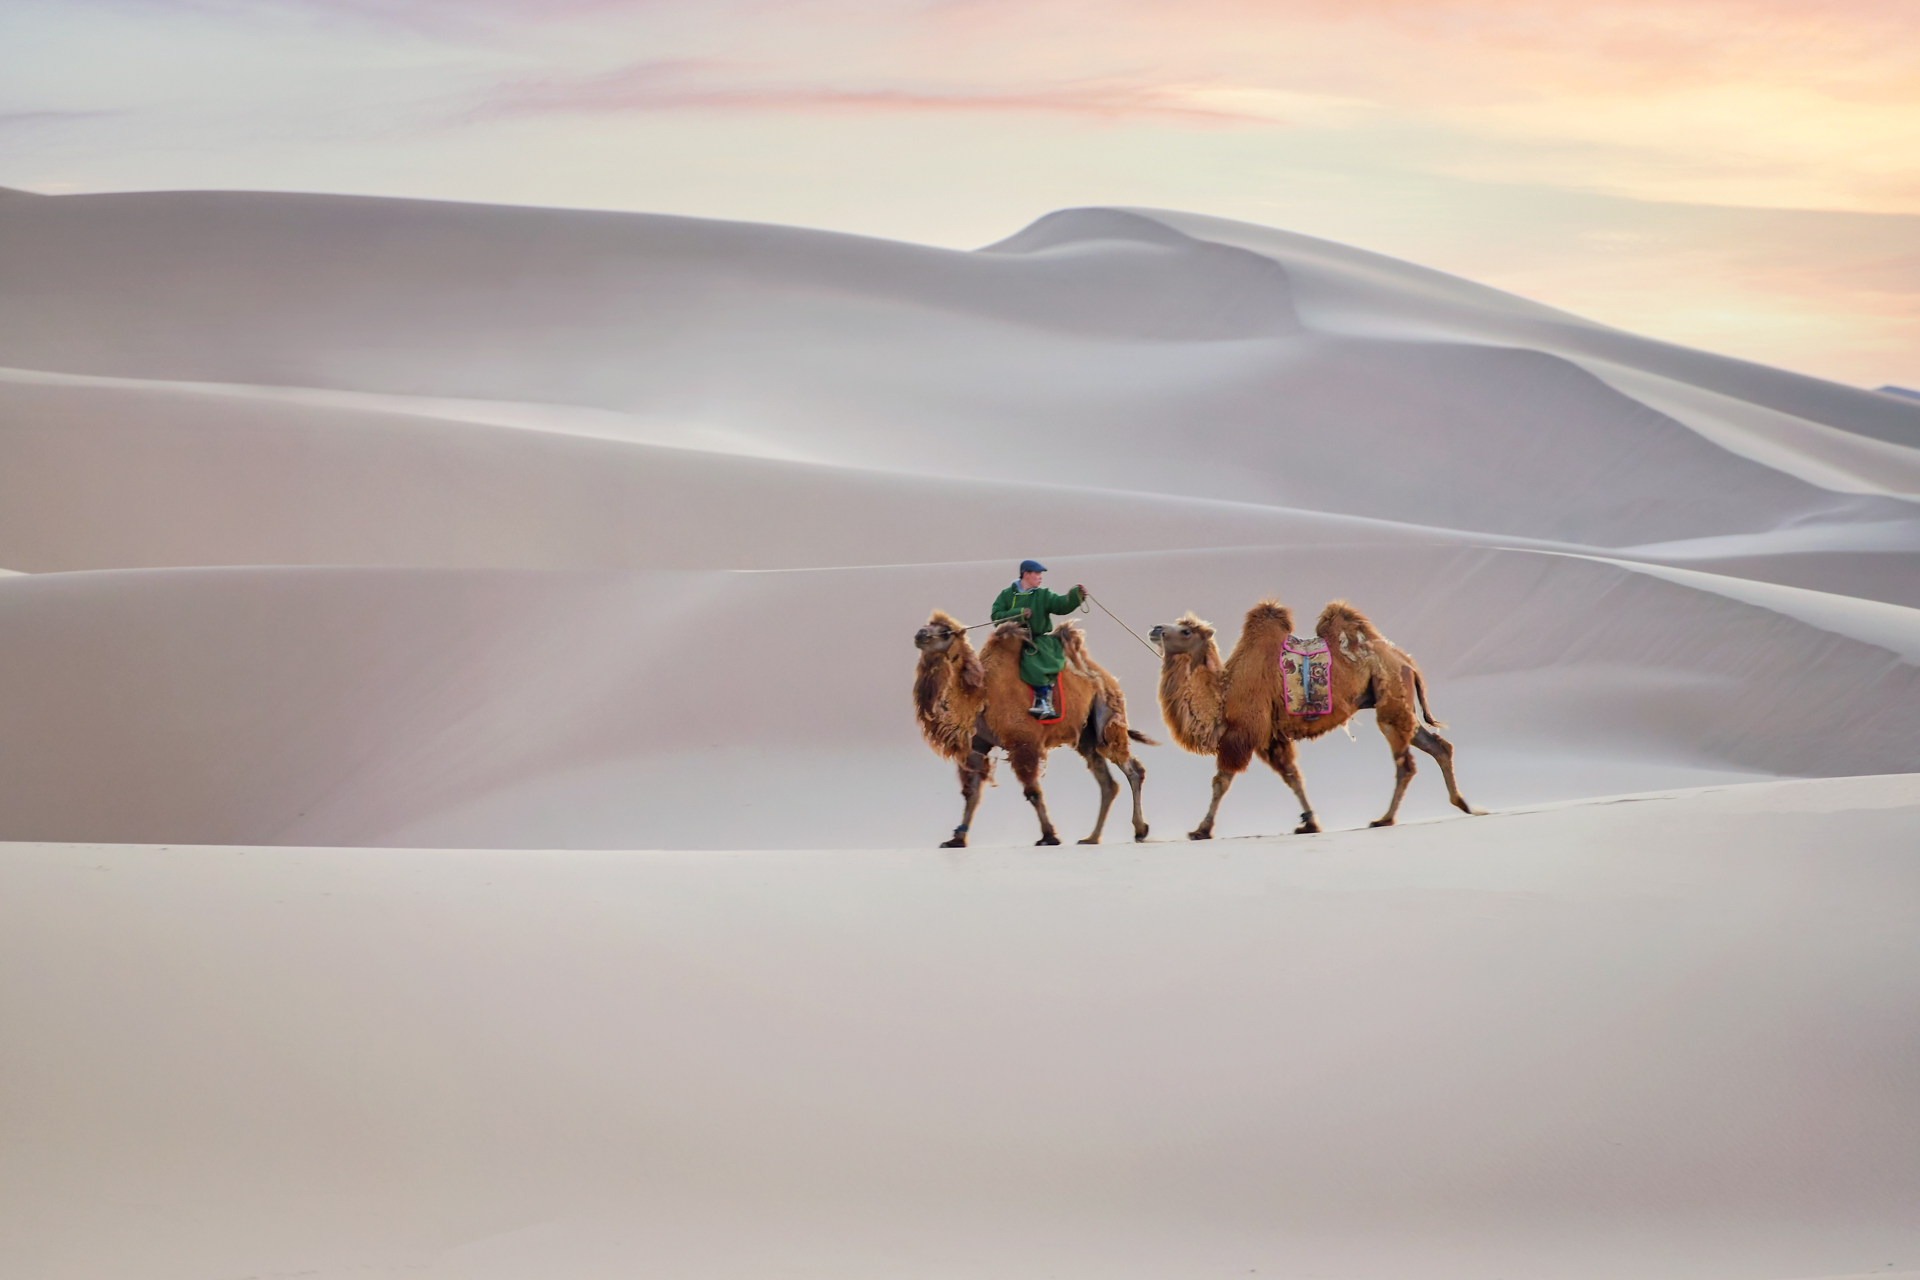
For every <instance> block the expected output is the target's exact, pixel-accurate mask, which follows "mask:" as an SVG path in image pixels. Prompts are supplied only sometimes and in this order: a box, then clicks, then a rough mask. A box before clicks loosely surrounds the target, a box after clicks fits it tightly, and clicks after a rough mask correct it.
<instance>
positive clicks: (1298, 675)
mask: <svg viewBox="0 0 1920 1280" xmlns="http://www.w3.org/2000/svg"><path fill="white" fill-rule="evenodd" d="M1280 687H1281V689H1282V690H1283V691H1284V693H1285V695H1286V700H1287V714H1288V715H1290V716H1309V717H1311V716H1324V715H1327V714H1329V713H1330V712H1332V710H1333V654H1332V653H1331V652H1329V651H1328V649H1327V642H1326V641H1325V640H1322V639H1321V638H1320V637H1319V636H1288V637H1287V638H1286V640H1285V641H1284V642H1283V643H1282V644H1281V646H1280Z"/></svg>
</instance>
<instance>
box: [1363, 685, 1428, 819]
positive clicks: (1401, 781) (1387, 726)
mask: <svg viewBox="0 0 1920 1280" xmlns="http://www.w3.org/2000/svg"><path fill="white" fill-rule="evenodd" d="M1374 719H1375V722H1376V723H1377V724H1379V726H1380V732H1381V733H1382V734H1384V735H1386V739H1387V749H1388V750H1389V751H1391V752H1393V803H1392V804H1390V805H1388V806H1387V811H1386V813H1385V814H1384V815H1382V816H1381V817H1378V818H1375V819H1374V820H1373V821H1372V822H1370V823H1368V824H1367V825H1368V826H1371V827H1390V826H1392V825H1393V819H1394V815H1395V814H1397V813H1399V812H1400V799H1401V797H1402V796H1405V795H1406V794H1407V784H1408V783H1409V782H1412V781H1413V775H1414V774H1415V773H1416V772H1417V771H1418V770H1419V766H1418V765H1416V764H1414V762H1413V745H1412V744H1413V736H1414V735H1413V726H1412V725H1411V724H1410V723H1408V724H1402V723H1400V721H1399V720H1398V719H1397V718H1389V717H1386V716H1381V715H1379V714H1377V713H1376V714H1375V717H1374Z"/></svg>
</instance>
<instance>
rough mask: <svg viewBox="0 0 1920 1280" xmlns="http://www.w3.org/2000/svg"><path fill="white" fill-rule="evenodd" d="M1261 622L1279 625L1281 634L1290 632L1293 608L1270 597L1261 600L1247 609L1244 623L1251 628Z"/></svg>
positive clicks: (1291, 629)
mask: <svg viewBox="0 0 1920 1280" xmlns="http://www.w3.org/2000/svg"><path fill="white" fill-rule="evenodd" d="M1262 624H1270V625H1273V626H1277V627H1279V628H1280V634H1282V635H1287V634H1290V633H1291V632H1292V631H1293V610H1291V609H1289V608H1287V606H1285V605H1283V604H1281V603H1280V602H1279V601H1278V600H1275V599H1272V598H1271V597H1269V598H1268V599H1265V600H1262V601H1261V602H1260V603H1259V604H1256V605H1255V606H1253V608H1251V609H1249V610H1247V622H1246V625H1247V628H1248V629H1249V630H1251V629H1253V628H1255V627H1258V626H1261V625H1262Z"/></svg>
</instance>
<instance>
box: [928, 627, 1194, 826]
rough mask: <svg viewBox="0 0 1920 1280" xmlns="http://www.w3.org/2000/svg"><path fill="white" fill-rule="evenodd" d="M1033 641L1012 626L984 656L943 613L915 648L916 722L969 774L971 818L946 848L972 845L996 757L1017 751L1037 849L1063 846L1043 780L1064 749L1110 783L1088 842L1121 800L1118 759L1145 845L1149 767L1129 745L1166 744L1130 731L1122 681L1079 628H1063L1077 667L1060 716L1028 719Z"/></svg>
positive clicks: (1070, 670)
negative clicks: (1049, 760)
mask: <svg viewBox="0 0 1920 1280" xmlns="http://www.w3.org/2000/svg"><path fill="white" fill-rule="evenodd" d="M1025 634H1026V633H1025V630H1024V628H1022V627H1021V626H1020V624H1018V623H1017V622H1008V623H1003V624H1001V625H1000V627H999V628H997V629H996V630H995V631H994V634H993V635H992V637H991V638H989V639H988V640H987V642H986V644H984V645H983V646H981V650H980V653H979V655H978V656H976V655H975V654H974V651H973V645H972V644H971V643H970V642H969V641H968V640H967V632H966V628H965V627H963V626H962V625H961V624H960V623H959V622H957V621H955V620H954V619H953V618H952V617H951V616H949V615H948V614H945V613H942V612H941V611H940V610H938V609H936V610H934V612H933V615H932V616H931V617H929V618H928V619H927V625H926V626H924V627H922V628H920V630H919V631H918V632H916V633H915V635H914V637H913V643H914V646H915V647H916V648H918V649H919V650H920V663H919V667H918V669H917V670H916V671H915V673H914V678H913V710H914V718H915V719H917V720H918V721H919V723H920V732H921V734H922V735H924V736H925V737H926V740H927V744H928V745H929V746H931V747H932V748H933V749H934V750H935V751H936V752H938V753H939V754H940V755H942V756H945V757H946V758H947V759H949V760H951V761H953V762H954V763H955V764H956V765H957V766H958V767H959V770H960V794H961V796H962V798H963V799H964V800H965V801H966V811H965V813H963V814H962V815H961V818H960V825H959V826H957V827H955V828H954V829H953V838H952V839H951V840H948V841H946V842H944V843H943V844H941V846H940V847H941V848H942V849H964V848H965V847H966V845H967V831H968V830H969V829H970V828H971V827H972V826H973V813H974V810H975V809H976V808H978V807H979V805H980V787H981V784H982V783H985V782H987V781H989V780H990V779H991V778H992V777H993V757H992V756H991V755H989V754H988V753H989V752H991V751H992V750H993V749H994V748H995V747H998V748H1000V749H1001V750H1003V751H1005V752H1006V753H1007V759H1008V760H1009V761H1010V762H1012V764H1013V772H1014V776H1015V777H1017V778H1019V779H1020V785H1021V787H1022V788H1023V789H1024V790H1025V792H1026V797H1027V800H1028V802H1029V803H1030V804H1032V805H1033V808H1034V812H1035V813H1037V814H1038V815H1039V816H1040V839H1039V840H1037V841H1035V843H1036V844H1059V843H1060V837H1059V836H1058V835H1057V834H1056V833H1055V832H1054V829H1053V822H1052V820H1051V819H1049V818H1048V817H1047V802H1046V798H1045V797H1044V796H1042V795H1041V794H1040V774H1041V771H1042V770H1043V769H1044V767H1045V762H1046V757H1047V753H1048V752H1049V751H1052V750H1054V749H1055V748H1056V747H1072V748H1073V749H1074V750H1076V751H1078V752H1079V753H1080V755H1081V758H1083V759H1084V760H1085V761H1086V762H1087V768H1088V769H1089V770H1091V771H1092V773H1093V779H1094V781H1095V782H1097V783H1099V784H1100V817H1099V820H1098V821H1096V822H1095V823H1094V824H1093V834H1092V835H1090V836H1088V837H1087V838H1086V839H1084V840H1082V841H1080V843H1081V844H1099V843H1100V832H1101V831H1102V830H1103V829H1104V828H1105V827H1106V825H1107V810H1108V809H1110V808H1111V807H1112V806H1113V798H1114V796H1116V795H1118V794H1119V791H1120V784H1119V783H1117V782H1115V781H1114V778H1113V773H1112V771H1111V770H1109V769H1108V768H1107V762H1108V761H1111V762H1113V763H1114V764H1117V765H1119V766H1120V769H1121V772H1123V773H1125V774H1126V775H1127V781H1128V782H1129V783H1130V784H1131V785H1132V787H1133V838H1134V839H1135V840H1145V839H1146V838H1147V821H1146V819H1145V818H1144V817H1143V816H1142V815H1141V812H1140V784H1141V783H1142V782H1143V781H1145V779H1146V776H1147V769H1146V766H1145V765H1143V764H1141V763H1140V762H1139V761H1138V760H1135V759H1134V758H1133V756H1132V753H1131V752H1130V751H1129V750H1128V747H1127V743H1128V741H1129V740H1131V741H1134V742H1140V743H1145V744H1146V745H1148V746H1155V745H1157V744H1156V743H1155V742H1154V741H1153V739H1151V738H1149V737H1146V736H1145V735H1143V734H1140V733H1138V732H1136V731H1134V730H1132V729H1129V728H1128V727H1127V700H1126V698H1125V697H1123V696H1122V695H1121V693H1120V683H1119V681H1117V680H1115V679H1114V678H1113V676H1112V675H1111V674H1110V673H1109V672H1108V671H1107V670H1106V669H1105V668H1103V667H1101V666H1100V664H1099V663H1097V662H1095V661H1094V660H1093V659H1092V658H1091V657H1089V656H1088V655H1087V646H1086V640H1085V638H1084V637H1083V636H1082V635H1081V632H1080V628H1079V627H1078V626H1076V625H1074V624H1073V623H1071V622H1068V623H1062V624H1061V625H1060V626H1059V627H1057V628H1055V630H1054V634H1055V635H1058V636H1059V637H1060V638H1061V640H1062V641H1063V642H1064V643H1065V646H1066V650H1067V665H1066V667H1065V668H1064V669H1063V670H1062V671H1061V672H1060V703H1061V716H1060V719H1059V721H1058V722H1057V723H1054V724H1042V723H1040V722H1039V721H1037V720H1035V719H1034V718H1033V717H1032V716H1031V715H1029V714H1027V708H1028V707H1029V706H1030V705H1031V703H1032V693H1031V691H1030V690H1029V689H1028V687H1027V684H1026V682H1025V681H1023V680H1021V679H1020V648H1021V643H1022V641H1023V639H1024V637H1025Z"/></svg>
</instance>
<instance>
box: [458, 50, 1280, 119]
mask: <svg viewBox="0 0 1920 1280" xmlns="http://www.w3.org/2000/svg"><path fill="white" fill-rule="evenodd" d="M725 70H726V69H725V68H723V67H721V66H720V65H718V64H715V63H711V62H702V61H656V62H640V63H634V64H633V65H631V66H626V67H622V68H620V69H619V70H617V71H612V72H608V73H606V74H604V75H598V76H591V77H586V78H581V79H572V80H568V79H558V78H555V79H544V80H524V81H518V82H515V83H512V84H507V85H503V86H501V87H500V88H499V89H497V90H496V91H495V92H494V93H492V94H491V95H489V96H488V98H487V99H486V101H485V102H484V103H483V104H482V105H481V106H480V107H479V108H478V109H477V110H476V111H475V112H474V113H473V114H474V115H475V116H477V117H498V116H512V115H533V114H543V113H548V112H579V113H625V112H644V111H675V110H753V111H793V110H801V111H804V110H820V111H857V112H878V113H922V112H1041V113H1049V114H1058V115H1071V116H1081V117H1088V118H1093V119H1103V120H1118V119H1123V118H1140V117H1165V118H1171V119H1178V120H1184V121H1187V122H1190V123H1197V124H1249V123H1259V124H1274V123H1277V122H1276V121H1274V120H1273V119H1271V118H1270V117H1266V116H1260V115H1254V114H1250V113H1245V112H1237V111H1232V110H1227V109H1222V108H1220V107H1217V106H1204V105H1200V104H1197V103H1195V102H1192V101H1189V100H1186V99H1185V98H1184V97H1183V95H1182V94H1181V93H1180V92H1179V91H1178V90H1176V89H1172V88H1169V87H1165V86H1161V85H1155V84H1150V83H1128V82H1124V81H1117V80H1099V81H1088V82H1082V83H1068V84H1056V85H1039V86H1032V87H1024V88H1021V87H1014V88H995V89H966V88H954V89H949V88H938V87H932V86H924V87H923V86H916V87H912V88H898V87H891V86H874V87H845V86H837V85H805V84H779V83H738V82H732V81H729V80H728V79H727V78H725V76H724V72H725Z"/></svg>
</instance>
